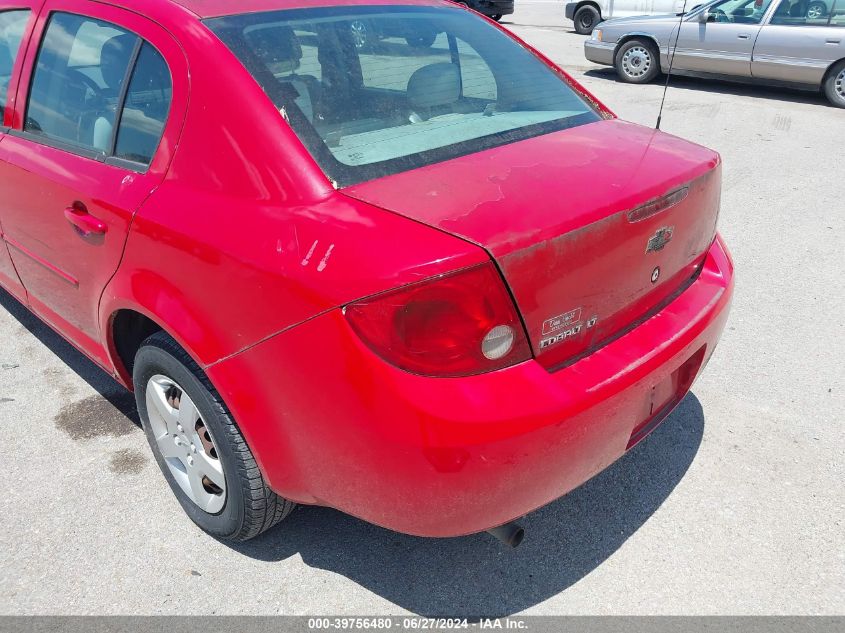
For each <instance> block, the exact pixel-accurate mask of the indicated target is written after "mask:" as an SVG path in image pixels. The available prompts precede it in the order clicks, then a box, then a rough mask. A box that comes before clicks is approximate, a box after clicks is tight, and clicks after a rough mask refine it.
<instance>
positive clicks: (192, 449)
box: [191, 444, 197, 453]
mask: <svg viewBox="0 0 845 633" xmlns="http://www.w3.org/2000/svg"><path fill="white" fill-rule="evenodd" d="M191 452H192V453H196V452H197V447H196V446H194V445H193V444H191Z"/></svg>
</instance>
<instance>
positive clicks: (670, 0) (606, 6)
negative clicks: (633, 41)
mask: <svg viewBox="0 0 845 633" xmlns="http://www.w3.org/2000/svg"><path fill="white" fill-rule="evenodd" d="M700 3H701V0H687V5H686V10H690V9H692V7H693V6H694V5H696V4H700ZM684 8H685V7H684V0H576V1H575V2H568V3H567V4H566V6H565V7H564V13H565V15H566V17H567V19H569V20H572V21H573V22H574V23H575V32H576V33H580V34H581V35H589V34H590V33H592V32H593V29H594V28H596V25H598V23H599V22H603V21H604V20H609V19H610V18H626V17H630V16H634V15H655V14H659V13H680V12H681V11H683V10H684Z"/></svg>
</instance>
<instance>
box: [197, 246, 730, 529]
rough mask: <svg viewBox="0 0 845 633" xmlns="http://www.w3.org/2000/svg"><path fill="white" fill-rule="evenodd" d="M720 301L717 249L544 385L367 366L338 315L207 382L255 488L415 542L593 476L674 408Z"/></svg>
mask: <svg viewBox="0 0 845 633" xmlns="http://www.w3.org/2000/svg"><path fill="white" fill-rule="evenodd" d="M732 290H733V266H732V263H731V261H730V257H729V255H728V254H727V251H726V249H725V248H724V245H723V244H722V242H721V240H717V241H716V242H715V243H714V245H713V247H712V248H711V250H710V252H709V254H708V255H707V258H706V261H705V264H704V267H703V270H702V272H701V275H700V277H699V278H698V279H697V280H696V281H695V282H694V283H693V284H692V285H691V286H690V287H689V288H687V289H686V290H685V291H684V292H683V293H681V294H680V295H679V296H678V297H677V298H676V299H675V300H674V301H672V302H671V303H670V304H669V305H667V306H666V307H665V308H664V309H663V310H661V311H660V312H658V313H657V314H656V315H655V316H653V317H651V318H650V319H648V320H647V321H645V322H644V323H643V324H642V325H640V326H639V327H636V328H635V329H633V330H631V331H630V332H628V333H626V334H625V335H624V336H622V337H620V338H618V339H617V340H615V341H614V342H612V343H610V344H609V345H607V346H605V347H603V348H602V349H600V350H599V351H597V352H595V353H593V354H591V355H590V356H588V357H586V358H584V359H582V360H580V361H578V362H577V363H575V364H573V365H571V366H569V367H566V368H565V369H561V370H559V371H556V372H552V373H550V372H548V371H547V370H545V369H544V368H542V367H541V366H540V365H539V364H537V363H536V362H534V361H529V362H526V363H523V364H521V365H517V366H515V367H511V368H508V369H505V370H501V371H497V372H493V373H490V374H485V375H482V376H474V377H470V378H454V379H433V378H425V377H420V376H414V375H411V374H408V373H406V372H403V371H401V370H398V369H396V368H394V367H391V366H389V365H387V364H386V363H384V362H383V361H381V360H380V359H378V358H376V357H375V356H374V355H373V354H372V353H371V352H370V351H369V350H368V349H366V348H365V347H364V345H363V344H361V343H360V341H359V340H358V339H357V338H356V336H355V335H354V334H353V333H352V331H351V330H350V329H349V327H348V326H347V324H346V321H345V318H344V317H343V315H342V314H341V312H340V311H339V310H335V311H332V312H330V313H327V314H325V315H323V316H320V317H318V318H315V319H313V320H311V321H309V322H307V323H305V324H303V325H300V326H298V327H296V328H294V329H293V330H290V331H288V332H286V333H283V334H281V335H279V336H276V337H274V338H272V339H270V340H268V341H266V342H264V343H262V344H260V345H258V346H256V347H254V348H252V349H250V350H248V351H246V352H244V353H242V354H240V355H238V356H236V357H234V358H231V359H229V360H227V361H225V362H222V363H220V364H217V365H215V366H213V367H211V368H210V369H209V374H210V377H211V379H212V381H213V382H214V383H215V384H216V385H217V386H218V389H220V391H221V393H222V394H223V396H224V398H225V399H226V401H227V402H228V403H229V404H230V407H231V408H232V411H233V413H234V415H235V419H237V420H238V421H239V423H240V424H241V427H242V430H243V432H244V434H245V436H246V438H247V441H248V442H249V443H250V446H251V447H252V450H253V452H254V453H255V455H256V457H257V459H258V461H259V464H260V466H261V468H262V471H263V473H264V474H265V477H266V478H267V480H268V482H269V484H270V486H271V487H272V488H273V489H274V490H276V491H277V492H278V493H279V494H281V495H283V496H285V497H287V498H290V499H293V500H296V501H300V502H304V503H320V504H325V505H329V506H333V507H335V508H338V509H340V510H343V511H344V512H348V513H349V514H352V515H355V516H358V517H361V518H363V519H365V520H367V521H370V522H372V523H376V524H378V525H382V526H384V527H388V528H391V529H394V530H398V531H400V532H407V533H410V534H417V535H423V536H456V535H461V534H468V533H472V532H479V531H481V530H484V529H487V528H490V527H493V526H496V525H499V524H501V523H504V522H506V521H509V520H512V519H515V518H517V517H519V516H522V515H524V514H526V513H527V512H530V511H531V510H534V509H535V508H538V507H539V506H542V505H544V504H546V503H549V502H550V501H553V500H554V499H556V498H558V497H560V496H562V495H564V494H566V493H567V492H569V491H570V490H572V489H573V488H575V487H577V486H579V485H580V484H582V483H583V482H584V481H586V480H587V479H589V478H590V477H592V476H593V475H595V474H596V473H598V472H599V471H601V470H602V469H604V468H606V467H607V466H608V465H610V464H611V463H613V462H614V461H615V460H617V459H618V458H619V457H621V456H622V455H623V454H624V453H625V451H626V450H627V449H628V448H630V447H631V446H633V444H635V443H636V441H638V440H639V439H641V438H642V437H644V436H645V435H646V434H647V433H648V432H650V431H651V430H652V429H653V428H654V427H655V426H656V425H657V424H658V423H659V422H660V421H661V420H662V419H663V418H664V417H665V415H667V414H668V412H669V411H670V410H671V409H672V408H673V407H674V406H675V405H676V404H677V403H678V402H679V401H680V399H681V398H683V396H684V395H685V394H686V392H687V391H688V390H689V387H690V386H691V384H692V382H693V380H694V379H695V377H696V376H697V375H698V373H699V372H700V370H701V368H702V367H703V366H704V365H705V364H706V361H707V360H708V359H709V357H710V354H711V353H712V352H713V349H714V347H715V345H716V343H717V341H718V340H719V337H720V335H721V332H722V329H723V328H724V325H725V321H726V319H727V315H728V307H729V305H730V300H731V295H732Z"/></svg>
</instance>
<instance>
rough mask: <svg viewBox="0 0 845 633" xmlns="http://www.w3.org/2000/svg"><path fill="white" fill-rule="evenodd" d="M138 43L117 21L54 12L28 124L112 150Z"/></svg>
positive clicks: (65, 140)
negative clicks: (123, 97) (129, 71)
mask: <svg viewBox="0 0 845 633" xmlns="http://www.w3.org/2000/svg"><path fill="white" fill-rule="evenodd" d="M138 43H139V39H138V37H137V36H136V35H134V34H132V33H129V32H127V31H125V30H123V29H121V28H120V27H117V26H115V25H113V24H108V23H106V22H101V21H100V20H95V19H93V18H86V17H82V16H79V15H70V14H67V13H56V14H54V15H53V16H52V18H51V19H50V23H49V25H48V26H47V32H46V34H45V36H44V40H43V42H42V44H41V49H40V51H39V52H38V61H37V63H36V67H35V74H34V75H33V79H32V87H31V89H30V96H29V104H28V107H27V116H26V121H25V125H24V129H25V130H26V131H27V132H31V133H34V134H38V135H43V136H45V137H47V138H48V139H51V140H53V141H59V142H63V143H69V144H71V145H74V146H78V147H80V148H84V149H88V150H92V151H94V152H96V153H99V154H105V153H108V152H110V150H111V143H112V138H113V134H114V126H115V122H116V120H117V110H118V107H119V101H120V98H121V96H122V94H123V84H124V82H125V81H126V75H127V71H128V70H129V66H130V64H131V62H132V59H133V56H134V54H135V47H136V45H137V44H138Z"/></svg>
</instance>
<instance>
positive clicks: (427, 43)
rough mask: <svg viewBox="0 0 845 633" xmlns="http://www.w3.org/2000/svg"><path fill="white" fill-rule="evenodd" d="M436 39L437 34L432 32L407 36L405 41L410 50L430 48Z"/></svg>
mask: <svg viewBox="0 0 845 633" xmlns="http://www.w3.org/2000/svg"><path fill="white" fill-rule="evenodd" d="M436 39H437V33H435V32H434V31H432V32H430V33H417V34H415V35H408V36H407V37H405V41H406V42H408V46H410V47H411V48H431V45H432V44H434V40H436Z"/></svg>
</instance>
